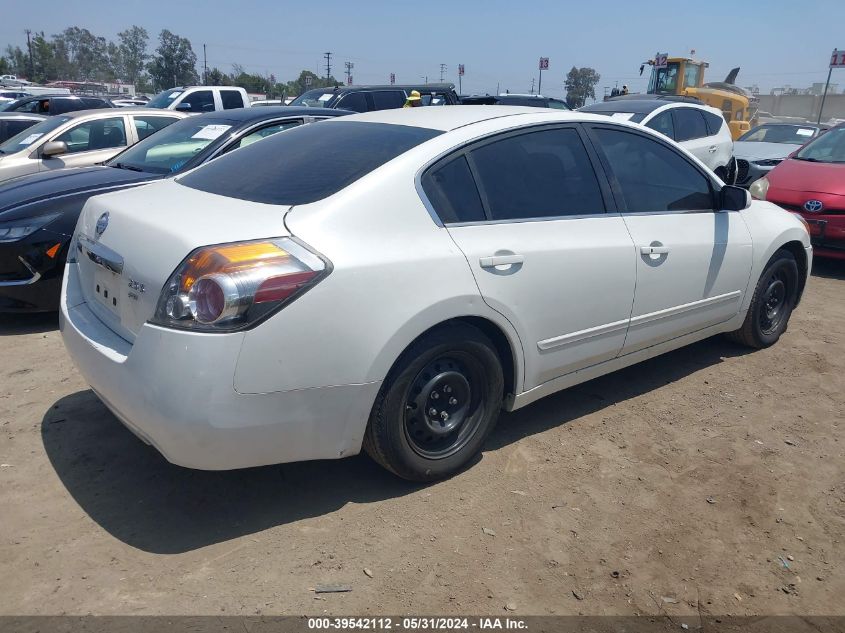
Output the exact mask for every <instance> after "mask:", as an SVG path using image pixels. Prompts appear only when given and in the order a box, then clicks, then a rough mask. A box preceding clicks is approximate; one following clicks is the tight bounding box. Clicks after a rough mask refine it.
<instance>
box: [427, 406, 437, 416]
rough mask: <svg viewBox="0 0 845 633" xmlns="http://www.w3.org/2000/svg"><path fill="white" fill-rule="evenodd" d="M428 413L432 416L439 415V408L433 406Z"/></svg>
mask: <svg viewBox="0 0 845 633" xmlns="http://www.w3.org/2000/svg"><path fill="white" fill-rule="evenodd" d="M428 414H429V415H430V416H431V417H433V418H435V417H437V409H435V408H434V407H431V408H430V409H429V410H428Z"/></svg>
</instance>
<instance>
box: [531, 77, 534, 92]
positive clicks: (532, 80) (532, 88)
mask: <svg viewBox="0 0 845 633" xmlns="http://www.w3.org/2000/svg"><path fill="white" fill-rule="evenodd" d="M531 94H532V95H533V94H534V77H532V78H531Z"/></svg>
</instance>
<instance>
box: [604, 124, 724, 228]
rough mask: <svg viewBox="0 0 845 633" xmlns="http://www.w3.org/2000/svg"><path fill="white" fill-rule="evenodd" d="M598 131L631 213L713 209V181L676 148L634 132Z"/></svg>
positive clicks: (605, 129)
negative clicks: (711, 188)
mask: <svg viewBox="0 0 845 633" xmlns="http://www.w3.org/2000/svg"><path fill="white" fill-rule="evenodd" d="M702 123H703V120H702ZM594 131H595V134H596V136H597V137H598V141H599V145H600V146H601V149H602V150H604V154H605V156H606V157H607V161H608V163H610V168H611V170H612V171H613V175H615V176H616V180H617V181H618V183H619V186H620V188H621V189H622V194H623V197H624V199H625V205H626V207H627V211H628V212H629V213H648V212H659V211H699V210H712V209H713V196H712V193H711V191H710V182H709V181H708V180H707V178H705V177H704V175H703V174H702V173H701V172H700V171H698V170H697V169H696V168H695V167H693V166H692V165H691V164H690V163H689V162H688V161H687V160H686V159H685V158H684V157H683V156H681V155H680V154H678V152H676V151H675V150H672V149H670V148H668V147H666V146H665V145H663V144H662V143H660V142H658V141H656V140H652V139H650V138H645V137H643V136H641V135H639V134H633V133H631V132H623V131H619V130H610V129H607V128H596V129H595V130H594Z"/></svg>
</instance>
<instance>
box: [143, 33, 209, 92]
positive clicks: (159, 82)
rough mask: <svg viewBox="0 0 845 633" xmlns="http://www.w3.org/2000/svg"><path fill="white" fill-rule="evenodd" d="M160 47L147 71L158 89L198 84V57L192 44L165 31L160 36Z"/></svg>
mask: <svg viewBox="0 0 845 633" xmlns="http://www.w3.org/2000/svg"><path fill="white" fill-rule="evenodd" d="M158 41H159V46H158V48H157V49H156V51H155V52H156V54H155V55H153V57H152V61H150V63H149V65H148V66H147V69H148V70H149V73H150V77H151V79H152V80H153V84H154V85H155V87H156V89H158V90H164V89H166V88H172V87H173V86H182V85H190V84H196V83H198V82H199V75H197V68H196V66H197V56H196V54H195V53H194V49H193V48H192V47H191V42H189V41H188V40H187V39H186V38H184V37H180V36H179V35H176V34H175V33H171V32H170V31H168V30H167V29H164V30H163V31H162V32H161V33H160V34H159V36H158Z"/></svg>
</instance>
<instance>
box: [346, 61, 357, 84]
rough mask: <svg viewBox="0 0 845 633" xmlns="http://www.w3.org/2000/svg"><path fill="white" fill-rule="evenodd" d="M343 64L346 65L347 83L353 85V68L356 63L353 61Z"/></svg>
mask: <svg viewBox="0 0 845 633" xmlns="http://www.w3.org/2000/svg"><path fill="white" fill-rule="evenodd" d="M343 65H344V66H346V85H347V86H351V85H352V69H353V68H355V64H353V63H352V62H343Z"/></svg>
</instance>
